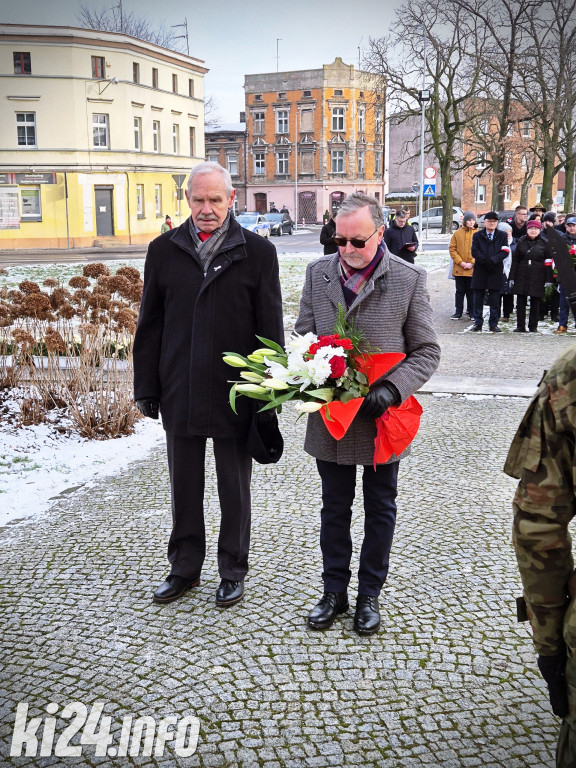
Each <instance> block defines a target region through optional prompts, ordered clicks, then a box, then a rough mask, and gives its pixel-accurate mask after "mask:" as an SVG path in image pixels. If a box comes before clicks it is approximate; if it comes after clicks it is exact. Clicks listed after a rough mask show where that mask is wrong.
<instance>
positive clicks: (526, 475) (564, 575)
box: [504, 347, 576, 768]
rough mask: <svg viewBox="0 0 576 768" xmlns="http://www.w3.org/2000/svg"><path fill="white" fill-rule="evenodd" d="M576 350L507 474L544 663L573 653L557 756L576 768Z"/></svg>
mask: <svg viewBox="0 0 576 768" xmlns="http://www.w3.org/2000/svg"><path fill="white" fill-rule="evenodd" d="M575 445H576V348H575V347H572V348H571V349H569V350H567V351H566V352H565V353H564V354H563V355H561V356H560V357H559V358H558V359H557V360H556V361H555V363H554V364H553V365H552V367H551V368H550V370H549V371H548V372H547V373H546V374H545V376H544V377H543V379H542V381H541V382H540V385H539V387H538V391H537V393H536V395H535V396H534V398H533V400H532V401H531V403H530V406H529V407H528V410H527V411H526V414H525V416H524V418H523V419H522V422H521V424H520V427H519V428H518V431H517V433H516V435H515V437H514V440H513V442H512V445H511V447H510V451H509V453H508V457H507V459H506V464H505V466H504V472H506V474H507V475H510V476H511V477H516V478H519V479H520V482H519V484H518V488H517V490H516V494H515V496H514V502H513V506H514V530H513V543H514V548H515V550H516V557H517V559H518V566H519V569H520V575H521V577H522V584H523V587H524V599H525V601H526V608H527V613H528V618H529V620H530V624H531V626H532V632H533V635H534V645H535V647H536V651H537V652H538V654H539V655H540V656H557V655H559V654H562V653H563V652H564V649H565V650H566V653H567V662H566V680H567V685H568V703H569V714H568V716H567V717H566V718H565V719H564V720H563V722H562V728H561V731H560V738H559V741H558V748H557V753H556V765H557V766H558V767H559V768H560V767H561V768H568V767H569V766H570V768H574V766H576V600H575V599H574V597H575V595H576V578H575V574H574V560H573V557H572V538H571V536H570V533H569V531H568V525H569V523H570V521H571V520H572V519H573V517H574V516H575V515H576V499H575V496H574V494H575V487H576V483H575V479H576V468H575V458H576V455H575V454H576V450H575Z"/></svg>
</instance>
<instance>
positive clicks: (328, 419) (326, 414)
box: [324, 404, 334, 421]
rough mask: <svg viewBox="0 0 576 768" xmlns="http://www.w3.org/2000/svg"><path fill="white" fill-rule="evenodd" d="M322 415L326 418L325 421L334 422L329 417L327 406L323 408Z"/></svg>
mask: <svg viewBox="0 0 576 768" xmlns="http://www.w3.org/2000/svg"><path fill="white" fill-rule="evenodd" d="M324 415H325V417H326V421H334V419H333V418H332V416H330V409H329V408H328V404H326V405H325V406H324Z"/></svg>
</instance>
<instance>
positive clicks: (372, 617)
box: [307, 592, 380, 635]
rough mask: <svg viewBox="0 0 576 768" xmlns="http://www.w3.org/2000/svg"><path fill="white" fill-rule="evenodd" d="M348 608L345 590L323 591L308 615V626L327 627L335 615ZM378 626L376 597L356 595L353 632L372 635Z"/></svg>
mask: <svg viewBox="0 0 576 768" xmlns="http://www.w3.org/2000/svg"><path fill="white" fill-rule="evenodd" d="M348 608H349V605H348V594H347V593H346V592H324V594H323V595H322V598H321V599H320V602H319V603H318V604H317V605H315V606H314V608H312V610H311V611H310V615H309V616H308V621H307V624H308V627H309V628H310V629H315V630H324V629H329V628H330V627H331V626H332V624H333V623H334V621H335V619H336V617H337V616H338V615H340V614H341V613H345V612H346V611H347V610H348ZM379 627H380V609H379V607H378V598H377V597H372V596H370V595H358V597H357V599H356V613H355V614H354V632H356V633H357V634H359V635H373V634H374V633H375V632H377V631H378V628H379Z"/></svg>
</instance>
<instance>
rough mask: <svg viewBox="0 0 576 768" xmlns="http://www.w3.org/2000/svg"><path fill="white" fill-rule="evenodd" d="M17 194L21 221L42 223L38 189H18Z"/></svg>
mask: <svg viewBox="0 0 576 768" xmlns="http://www.w3.org/2000/svg"><path fill="white" fill-rule="evenodd" d="M19 192H20V217H21V219H22V221H42V207H41V197H40V187H20V189H19Z"/></svg>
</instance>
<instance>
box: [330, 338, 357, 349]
mask: <svg viewBox="0 0 576 768" xmlns="http://www.w3.org/2000/svg"><path fill="white" fill-rule="evenodd" d="M334 346H336V347H342V349H354V344H352V342H351V341H350V339H340V340H339V341H337V342H336V343H335V344H334Z"/></svg>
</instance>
